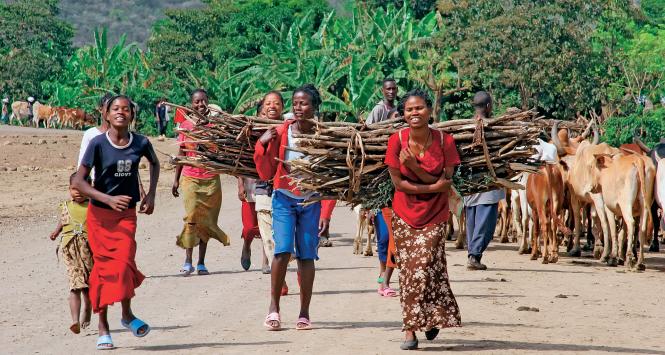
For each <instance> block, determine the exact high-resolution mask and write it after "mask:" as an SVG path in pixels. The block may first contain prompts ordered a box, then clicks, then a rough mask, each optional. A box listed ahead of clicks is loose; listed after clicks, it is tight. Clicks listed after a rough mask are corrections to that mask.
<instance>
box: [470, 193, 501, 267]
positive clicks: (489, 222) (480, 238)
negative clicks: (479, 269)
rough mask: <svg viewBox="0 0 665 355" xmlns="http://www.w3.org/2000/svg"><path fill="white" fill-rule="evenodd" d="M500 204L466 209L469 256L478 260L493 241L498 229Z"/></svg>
mask: <svg viewBox="0 0 665 355" xmlns="http://www.w3.org/2000/svg"><path fill="white" fill-rule="evenodd" d="M498 212H499V204H498V203H495V204H491V205H477V206H471V207H466V244H467V246H468V250H469V256H475V257H476V258H477V259H478V260H480V259H481V258H482V257H483V252H484V251H485V249H487V246H488V245H489V244H490V241H492V237H493V236H494V229H495V228H496V222H497V215H498Z"/></svg>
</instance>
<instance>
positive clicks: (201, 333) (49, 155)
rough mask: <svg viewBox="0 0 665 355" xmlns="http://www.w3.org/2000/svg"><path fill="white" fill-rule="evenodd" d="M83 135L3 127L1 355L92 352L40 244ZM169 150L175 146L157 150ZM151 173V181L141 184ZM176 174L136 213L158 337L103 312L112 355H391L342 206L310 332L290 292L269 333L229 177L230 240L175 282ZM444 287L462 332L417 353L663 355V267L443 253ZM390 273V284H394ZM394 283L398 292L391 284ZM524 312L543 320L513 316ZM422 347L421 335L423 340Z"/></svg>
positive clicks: (390, 338) (49, 254)
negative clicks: (198, 269)
mask: <svg viewBox="0 0 665 355" xmlns="http://www.w3.org/2000/svg"><path fill="white" fill-rule="evenodd" d="M80 137H81V133H80V132H75V131H53V130H45V129H38V130H37V129H21V128H11V127H8V126H0V151H1V152H2V153H1V154H0V180H1V181H2V183H1V184H0V250H2V251H3V257H2V258H1V259H2V269H3V272H2V273H0V285H2V287H0V305H1V306H2V307H0V329H1V331H0V344H2V348H1V350H0V351H1V352H2V353H9V354H28V353H47V354H70V353H92V352H93V351H94V345H95V341H96V338H97V336H96V331H95V329H96V323H95V319H94V318H93V326H92V329H89V330H87V331H84V332H83V333H82V334H80V335H73V334H71V333H70V332H69V330H68V326H69V311H68V306H67V301H66V297H67V293H68V290H67V279H66V274H65V268H64V265H63V264H62V263H59V262H58V261H57V259H56V256H55V247H56V242H51V241H50V240H49V239H48V234H49V233H50V232H51V231H52V229H53V227H54V226H55V225H56V223H57V211H56V207H57V202H58V201H60V200H62V199H65V198H66V195H67V194H66V186H67V182H68V176H69V174H71V172H73V166H74V165H75V164H76V156H77V154H78V144H79V142H80ZM154 143H155V147H156V148H157V149H158V150H160V151H162V152H174V151H175V145H174V143H173V141H170V142H163V143H162V142H154ZM145 175H146V176H147V174H145ZM172 179H173V171H172V170H168V166H166V164H164V169H163V170H162V175H161V180H160V184H159V186H160V188H159V194H158V198H157V209H156V212H155V214H154V215H152V216H140V217H139V227H138V232H137V241H138V245H139V249H138V255H137V263H138V265H139V268H140V269H141V270H142V271H143V273H145V274H146V275H147V276H149V278H148V279H146V281H145V283H144V284H143V285H142V286H141V287H140V288H139V289H138V290H137V296H136V298H135V299H134V302H133V304H134V309H135V312H136V313H137V315H138V316H140V317H142V318H143V319H144V320H146V321H149V322H150V324H151V325H152V327H153V331H152V332H151V333H150V334H149V335H148V336H147V337H145V338H142V339H139V338H134V337H133V336H132V335H131V333H129V332H128V331H125V330H124V329H122V328H121V327H120V324H119V317H120V307H119V306H115V307H112V308H111V309H110V322H111V328H112V332H113V333H112V334H113V340H114V342H115V344H116V346H117V347H118V348H119V349H117V350H115V353H129V352H132V353H137V352H138V353H154V352H164V353H177V354H185V353H186V354H211V353H214V354H217V353H223V354H248V353H270V352H278V353H285V352H288V353H291V354H304V353H317V354H395V353H398V352H399V351H400V350H399V344H400V342H401V339H402V338H401V337H402V334H401V332H400V327H401V313H400V306H399V301H398V299H396V298H393V299H386V298H381V297H379V296H378V295H377V293H376V283H375V280H376V277H377V271H376V266H377V259H376V257H361V256H355V255H352V252H351V244H352V234H353V232H354V228H355V222H354V220H353V218H352V214H351V213H350V211H349V210H348V209H347V208H338V209H337V210H336V211H335V214H334V217H333V223H332V231H333V241H334V243H335V246H334V247H333V248H322V249H321V250H320V257H321V260H320V261H319V262H317V275H316V281H315V285H314V289H315V290H314V291H315V292H314V293H315V295H314V298H313V301H312V312H311V314H312V320H313V322H314V326H315V327H316V329H315V330H312V331H307V332H299V331H295V330H294V326H295V321H296V318H297V306H298V295H297V292H298V287H297V283H296V280H295V272H289V274H288V276H287V281H288V283H289V286H291V291H292V294H291V295H289V296H287V297H285V298H284V300H283V310H282V318H283V322H284V325H285V326H286V327H287V328H288V330H285V331H282V332H267V331H265V330H264V328H263V326H262V322H263V318H264V317H265V315H266V312H267V306H268V289H269V285H268V283H269V276H268V275H263V274H262V273H261V271H260V255H261V254H260V249H259V244H260V242H259V241H256V242H255V243H254V245H253V256H252V261H253V264H252V268H251V269H250V271H248V272H245V271H242V268H241V267H240V249H241V245H242V244H241V241H240V237H239V236H240V230H241V222H240V209H239V206H240V203H239V202H238V200H237V198H236V191H235V182H234V181H233V180H232V179H230V178H225V179H224V182H225V183H224V196H225V200H224V203H223V208H222V213H221V216H220V221H219V223H220V226H221V227H222V229H224V230H225V231H227V232H228V233H229V234H230V235H232V236H234V238H235V239H234V240H233V243H232V245H231V246H230V247H222V246H221V245H220V244H218V243H215V242H211V243H212V244H211V245H210V247H209V248H208V258H207V259H208V260H207V265H208V268H209V269H210V271H211V272H212V274H211V275H209V276H192V277H189V278H183V277H180V276H178V269H179V268H180V266H181V264H182V261H183V258H184V252H183V251H182V250H180V249H178V248H177V247H176V246H175V236H176V234H177V233H178V232H179V231H180V228H181V227H182V215H183V207H182V201H181V200H180V199H175V198H173V197H171V195H170V191H169V189H170V185H169V184H170V183H171V181H172ZM448 247H449V249H448V266H449V273H450V276H451V279H452V288H453V291H454V293H455V295H456V297H457V301H458V302H459V305H460V308H461V312H462V321H463V325H464V326H463V327H462V328H459V329H453V330H445V331H442V332H441V334H440V336H439V338H438V339H437V340H436V341H434V342H427V341H425V340H424V339H421V343H420V344H421V348H422V349H423V351H454V352H459V353H467V354H513V353H517V354H533V353H550V354H578V353H585V354H586V353H625V354H665V349H663V346H662V344H663V340H662V337H663V329H665V327H664V326H663V318H665V311H663V307H662V305H661V303H662V300H663V294H665V282H664V280H665V274H664V273H663V271H665V258H663V254H648V258H647V268H648V269H647V271H646V272H643V273H626V272H624V269H623V268H609V267H605V266H603V265H601V264H600V263H598V262H597V261H595V260H593V259H590V258H588V257H587V258H581V259H575V260H573V259H570V258H567V257H562V258H561V260H560V261H559V263H557V264H549V265H543V264H541V263H540V262H534V261H530V260H529V259H528V257H527V256H520V255H518V254H517V252H516V251H515V250H516V246H515V245H514V244H504V245H502V244H499V243H497V242H496V241H495V242H493V244H492V245H491V246H490V250H489V251H488V253H487V254H486V256H485V258H484V259H483V261H484V262H486V263H487V264H488V267H489V270H488V271H485V272H470V271H467V270H466V269H465V267H464V263H465V259H466V257H465V256H466V255H465V253H464V252H462V251H458V250H454V249H453V245H452V244H450V243H449V244H448ZM396 276H397V275H395V277H394V281H397V277H396ZM395 285H397V283H396V282H395ZM521 306H526V307H532V308H535V309H537V310H538V311H537V312H535V311H533V310H532V311H518V310H517V309H518V308H519V307H521ZM419 337H420V338H424V335H422V334H421V335H420V336H419Z"/></svg>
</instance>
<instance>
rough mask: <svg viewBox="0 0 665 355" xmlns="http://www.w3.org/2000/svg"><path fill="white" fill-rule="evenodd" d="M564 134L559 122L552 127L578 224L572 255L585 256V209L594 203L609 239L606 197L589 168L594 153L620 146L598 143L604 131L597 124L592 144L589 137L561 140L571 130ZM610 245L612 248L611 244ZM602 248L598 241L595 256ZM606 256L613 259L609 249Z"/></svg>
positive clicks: (609, 151) (574, 232)
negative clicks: (558, 128)
mask: <svg viewBox="0 0 665 355" xmlns="http://www.w3.org/2000/svg"><path fill="white" fill-rule="evenodd" d="M561 133H562V132H561V131H558V132H557V124H556V123H555V124H554V125H553V126H552V143H553V144H554V146H555V147H556V148H557V153H558V155H559V157H560V161H559V163H560V165H561V166H562V168H563V176H564V186H565V189H566V191H565V193H566V194H567V195H568V196H569V198H570V209H571V210H572V212H571V213H570V214H571V217H572V218H573V223H574V230H573V245H572V247H571V249H570V250H569V255H571V256H581V254H582V248H580V235H581V234H582V209H583V208H584V209H585V210H586V209H587V207H588V206H589V205H591V206H593V207H594V208H595V209H596V213H597V214H598V216H599V221H600V224H601V227H602V230H603V235H604V237H605V238H609V235H608V233H609V232H608V229H607V228H608V227H607V217H606V215H605V208H604V204H603V201H602V196H601V194H600V191H599V187H595V186H593V183H592V180H591V176H590V174H589V169H591V166H592V164H593V163H594V161H595V159H594V157H593V154H601V153H613V152H616V151H617V149H616V148H612V147H610V146H609V145H607V144H604V143H603V144H600V145H599V144H598V143H599V141H600V134H599V133H598V129H597V128H596V127H595V126H594V127H593V137H594V138H593V142H592V143H589V142H588V141H586V140H582V141H581V142H579V143H576V142H577V139H575V140H573V141H571V140H568V141H565V142H564V141H562V140H561V137H562V136H563V137H567V132H566V134H561ZM585 133H586V132H585ZM581 137H582V136H581ZM581 153H582V154H581ZM599 208H600V210H599ZM608 242H609V241H608ZM608 244H609V243H608ZM607 247H609V245H608V246H607ZM600 248H601V247H600V240H596V248H595V249H594V255H596V256H597V257H600V254H601V251H600ZM602 256H603V258H604V260H607V259H608V258H609V249H605V250H603V255H602Z"/></svg>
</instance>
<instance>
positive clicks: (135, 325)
mask: <svg viewBox="0 0 665 355" xmlns="http://www.w3.org/2000/svg"><path fill="white" fill-rule="evenodd" d="M120 324H122V326H123V327H125V328H127V329H129V330H131V331H132V334H134V336H135V337H137V338H143V337H144V336H146V335H148V333H150V326H149V325H148V323H146V322H144V321H142V320H140V319H138V318H136V317H135V318H134V320H132V321H131V322H129V323H127V322H125V321H124V320H122V319H121V320H120ZM143 327H145V332H143V334H139V330H140V329H141V328H143Z"/></svg>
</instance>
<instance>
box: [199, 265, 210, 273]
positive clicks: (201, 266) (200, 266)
mask: <svg viewBox="0 0 665 355" xmlns="http://www.w3.org/2000/svg"><path fill="white" fill-rule="evenodd" d="M196 273H197V274H199V275H210V272H209V271H208V269H207V268H206V266H205V265H203V264H198V265H196Z"/></svg>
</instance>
